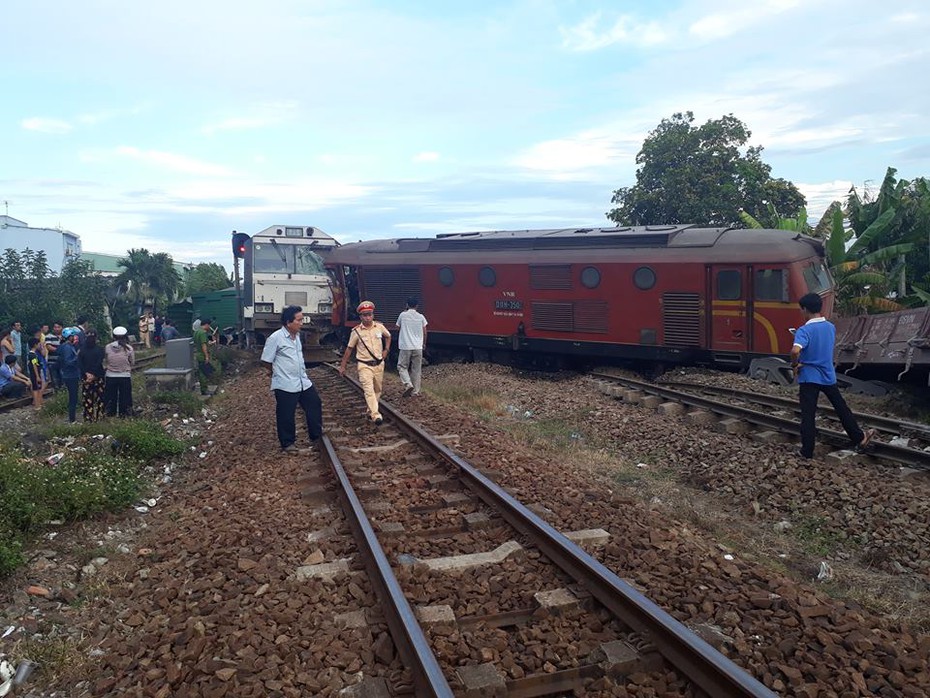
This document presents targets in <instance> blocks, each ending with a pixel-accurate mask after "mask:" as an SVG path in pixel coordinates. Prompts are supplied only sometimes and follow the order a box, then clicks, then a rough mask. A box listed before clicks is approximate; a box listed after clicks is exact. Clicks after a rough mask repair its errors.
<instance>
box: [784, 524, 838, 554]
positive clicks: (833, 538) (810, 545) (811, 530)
mask: <svg viewBox="0 0 930 698" xmlns="http://www.w3.org/2000/svg"><path fill="white" fill-rule="evenodd" d="M794 535H795V538H797V540H798V542H799V543H800V544H801V547H802V548H803V549H804V550H805V551H806V552H808V553H810V554H811V555H818V556H820V557H824V556H827V555H830V554H832V553H833V552H834V551H835V550H836V549H837V548H838V547H839V546H840V543H841V541H840V538H839V536H838V535H837V534H836V532H835V531H833V530H831V528H830V522H829V521H828V520H827V519H825V518H824V517H822V516H815V515H811V514H805V515H802V516H800V517H799V518H798V519H797V520H796V521H795V522H794Z"/></svg>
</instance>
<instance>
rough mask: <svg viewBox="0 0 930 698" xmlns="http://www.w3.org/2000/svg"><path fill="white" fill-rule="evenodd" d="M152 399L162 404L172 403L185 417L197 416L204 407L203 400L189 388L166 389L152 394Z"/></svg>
mask: <svg viewBox="0 0 930 698" xmlns="http://www.w3.org/2000/svg"><path fill="white" fill-rule="evenodd" d="M150 399H151V400H152V402H155V403H158V404H160V405H170V406H171V407H173V408H174V409H176V410H177V411H178V413H179V414H182V415H184V416H185V417H195V416H197V415H199V414H200V410H202V409H203V402H201V401H200V400H199V399H198V398H197V396H196V395H194V394H193V393H191V392H188V391H187V390H165V391H162V392H158V393H154V394H152V395H151V396H150Z"/></svg>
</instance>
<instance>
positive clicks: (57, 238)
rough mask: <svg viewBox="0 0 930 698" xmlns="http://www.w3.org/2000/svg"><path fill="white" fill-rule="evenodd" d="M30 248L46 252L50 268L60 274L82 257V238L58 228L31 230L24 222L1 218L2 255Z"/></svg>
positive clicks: (0, 247) (0, 243) (0, 248)
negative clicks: (6, 251)
mask: <svg viewBox="0 0 930 698" xmlns="http://www.w3.org/2000/svg"><path fill="white" fill-rule="evenodd" d="M27 247H28V248H29V249H30V250H34V251H36V252H38V251H40V250H41V251H42V252H45V256H46V258H47V259H48V266H49V268H50V269H51V270H52V271H53V272H55V273H56V274H60V273H61V270H62V269H63V268H64V266H65V265H66V264H67V263H68V262H70V261H71V260H72V259H75V258H77V257H80V255H81V238H80V237H78V236H77V235H75V234H74V233H72V232H69V231H67V230H58V229H57V228H30V227H29V225H28V224H26V223H25V222H24V221H20V220H17V219H16V218H11V217H10V216H0V253H2V252H3V251H5V250H8V249H12V250H16V251H17V252H22V251H23V250H24V249H26V248H27Z"/></svg>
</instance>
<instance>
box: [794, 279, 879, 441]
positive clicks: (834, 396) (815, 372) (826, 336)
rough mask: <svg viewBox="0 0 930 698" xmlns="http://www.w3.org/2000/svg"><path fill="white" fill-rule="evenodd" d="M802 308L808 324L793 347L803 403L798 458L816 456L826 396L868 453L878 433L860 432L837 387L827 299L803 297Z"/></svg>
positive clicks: (833, 333)
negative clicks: (820, 404) (820, 411)
mask: <svg viewBox="0 0 930 698" xmlns="http://www.w3.org/2000/svg"><path fill="white" fill-rule="evenodd" d="M798 305H800V306H801V313H802V314H803V315H804V319H805V320H807V322H805V323H804V325H803V326H802V327H800V328H798V330H797V332H795V334H794V346H793V347H791V367H792V368H793V369H794V373H795V375H796V376H797V377H798V397H799V401H800V403H801V450H800V451H798V455H799V456H801V458H813V456H814V440H815V437H816V436H817V427H816V426H815V424H814V418H815V417H816V415H817V398H818V397H820V393H823V394H824V395H826V396H827V399H828V400H829V401H830V404H831V405H833V409H835V410H836V414H837V416H838V417H839V418H840V422H842V424H843V429H845V430H846V434H847V435H848V436H849V438H850V440H851V441H852V443H853V445H854V447H855V449H856V451H858V452H860V453H864V452H865V450H866V449H867V448H868V446H869V443H870V442H871V441H872V437H874V436H875V430H874V429H869V430H868V431H866V432H863V431H862V429H860V428H859V425H858V424H857V423H856V418H855V417H854V416H853V413H852V410H850V409H849V407H848V406H847V405H846V401H845V400H844V399H843V396H842V395H841V394H840V391H839V388H837V387H836V371H835V370H834V368H833V345H834V343H835V341H836V327H835V326H834V325H833V323H831V322H829V321H828V320H827V318H825V317H824V316H823V315H822V314H821V312H820V311H821V310H822V309H823V299H822V298H821V297H820V296H818V295H817V294H816V293H808V294H807V295H806V296H803V297H802V298H801V300H800V301H798Z"/></svg>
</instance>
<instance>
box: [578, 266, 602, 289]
mask: <svg viewBox="0 0 930 698" xmlns="http://www.w3.org/2000/svg"><path fill="white" fill-rule="evenodd" d="M581 285H582V286H584V287H585V288H597V287H598V286H600V285H601V272H599V271H598V270H597V268H596V267H585V268H584V269H582V270H581Z"/></svg>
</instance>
